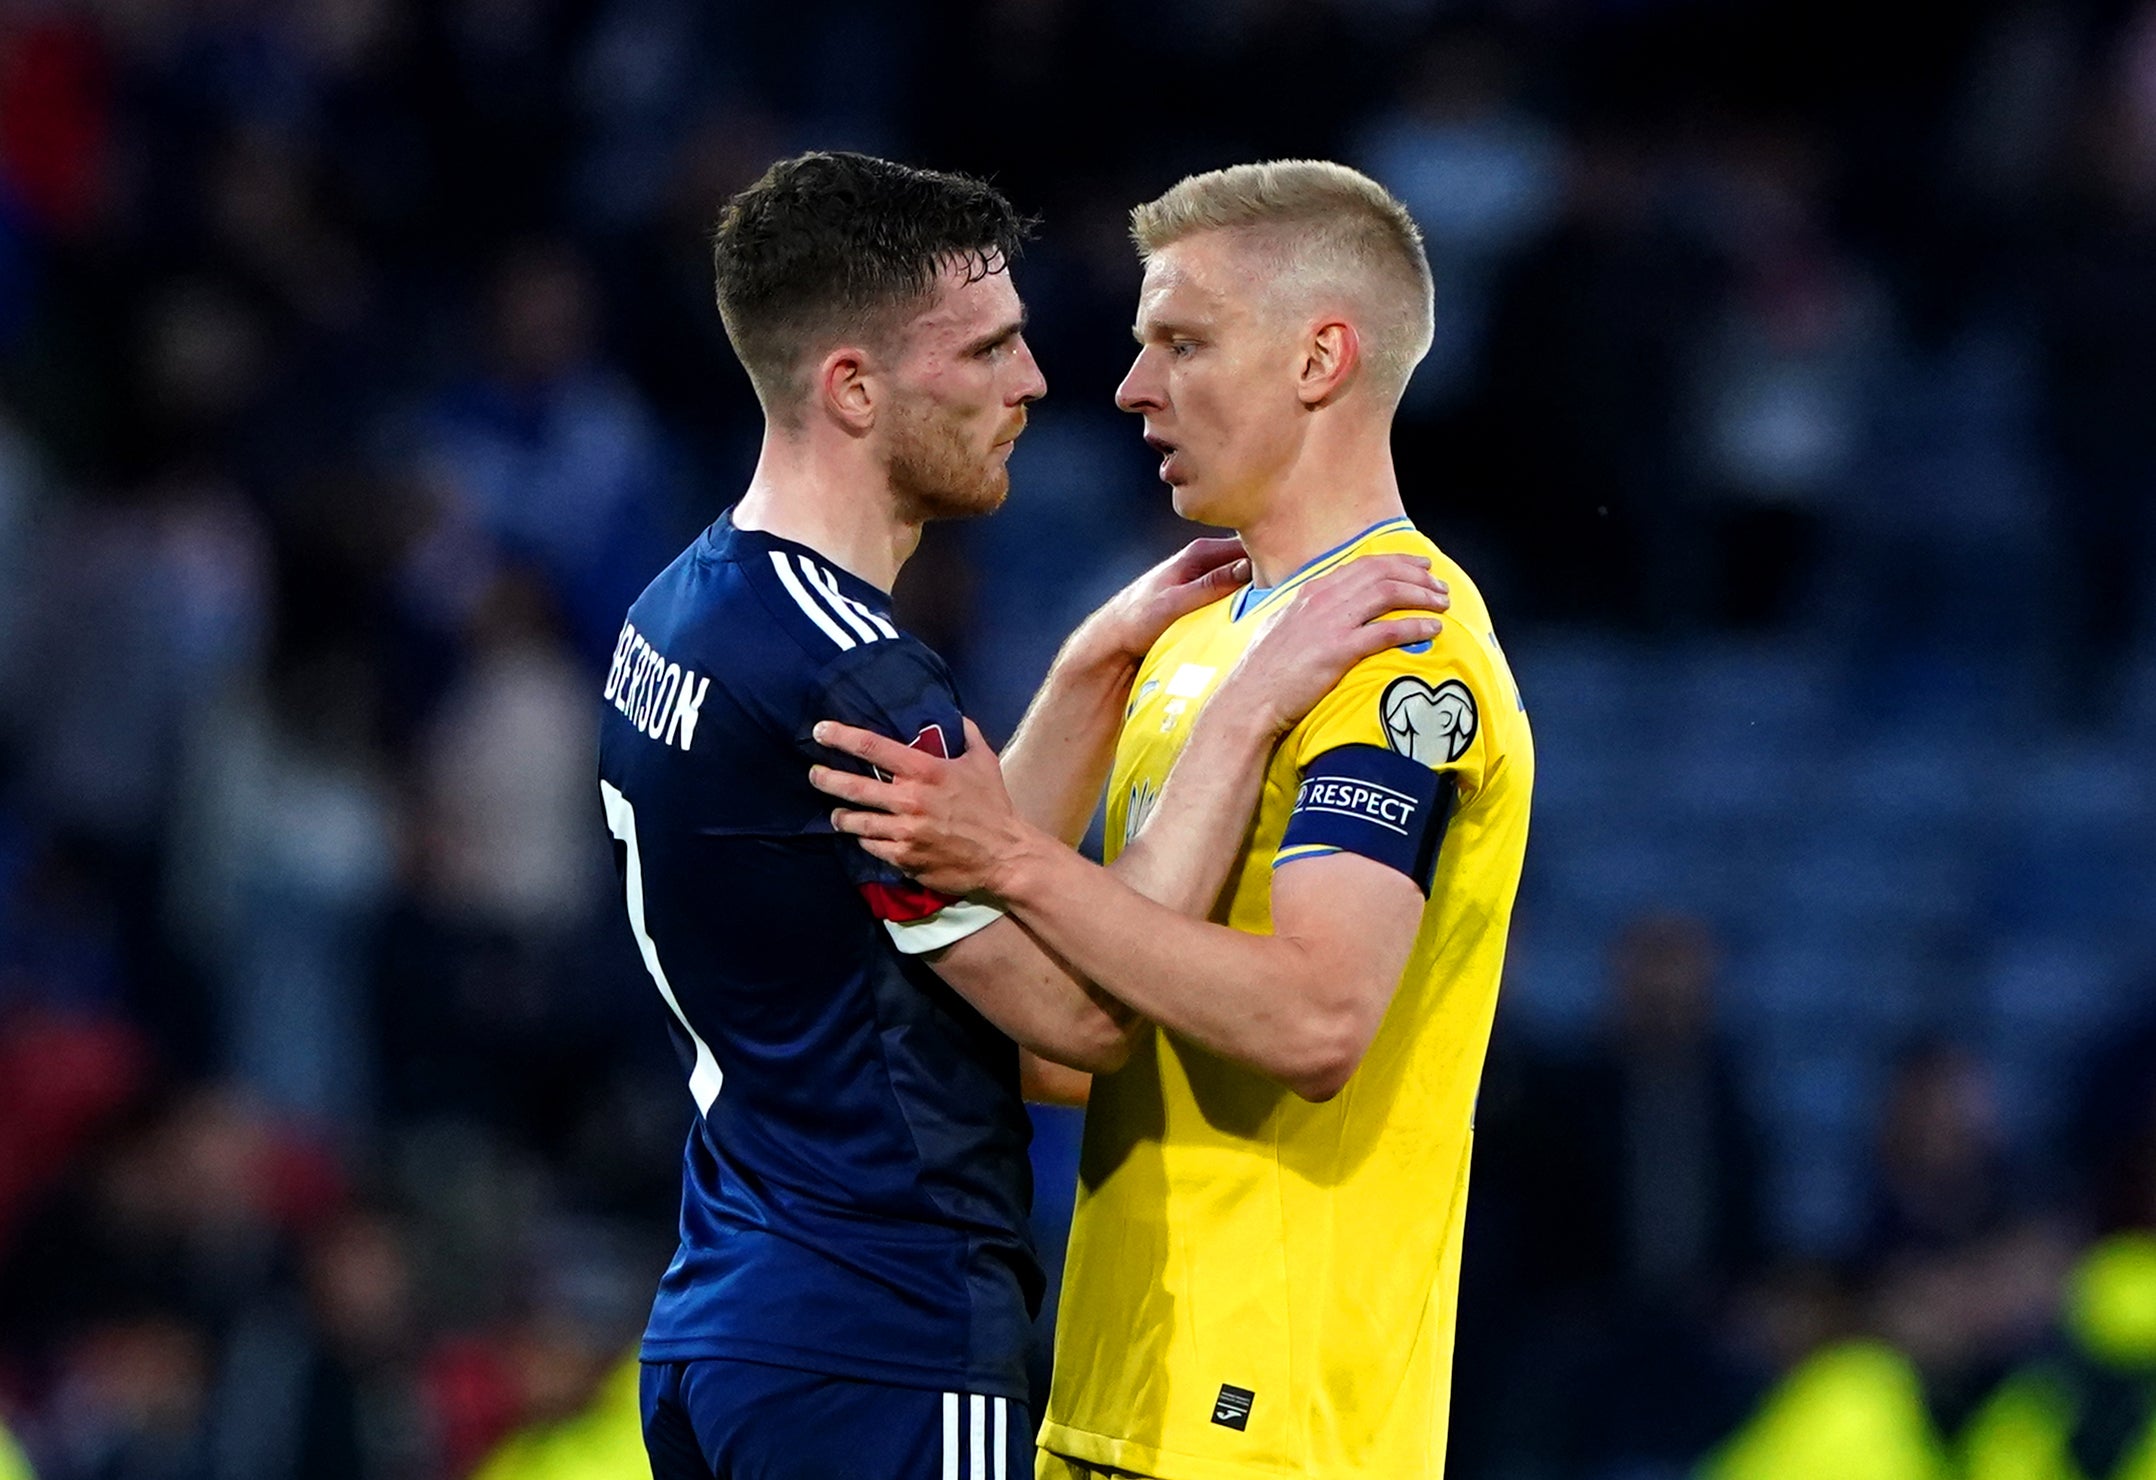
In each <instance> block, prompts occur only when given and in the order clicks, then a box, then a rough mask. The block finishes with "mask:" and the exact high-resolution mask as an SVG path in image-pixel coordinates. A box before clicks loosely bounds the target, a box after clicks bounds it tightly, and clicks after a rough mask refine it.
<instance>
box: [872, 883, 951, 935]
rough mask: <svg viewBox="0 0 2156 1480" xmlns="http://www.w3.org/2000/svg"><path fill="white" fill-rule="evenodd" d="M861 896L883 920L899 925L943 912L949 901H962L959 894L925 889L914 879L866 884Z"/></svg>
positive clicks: (875, 914) (908, 923)
mask: <svg viewBox="0 0 2156 1480" xmlns="http://www.w3.org/2000/svg"><path fill="white" fill-rule="evenodd" d="M861 897H862V898H863V899H865V900H867V901H868V909H869V913H870V914H872V915H874V916H875V917H876V918H877V919H879V920H890V921H892V922H894V923H896V924H899V925H911V924H913V923H915V922H916V921H920V920H926V919H928V918H929V917H930V916H931V915H936V914H940V913H941V912H942V911H943V909H944V907H945V906H946V905H954V904H956V903H958V898H957V896H956V895H951V894H939V893H937V892H936V891H935V890H933V889H924V888H922V887H921V886H920V885H919V884H916V883H913V882H912V881H911V880H901V881H900V882H898V883H896V884H863V885H862V886H861Z"/></svg>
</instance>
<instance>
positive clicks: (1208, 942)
mask: <svg viewBox="0 0 2156 1480" xmlns="http://www.w3.org/2000/svg"><path fill="white" fill-rule="evenodd" d="M1148 830H1149V831H1150V829H1148ZM999 893H1001V894H1002V895H1003V897H1004V903H1005V905H1006V907H1007V908H1009V909H1010V911H1011V912H1012V914H1013V915H1015V916H1016V917H1017V918H1018V919H1019V920H1021V921H1022V922H1023V923H1024V924H1025V925H1026V926H1027V928H1028V929H1029V930H1030V932H1031V933H1032V934H1033V935H1034V936H1036V937H1037V938H1038V939H1039V940H1040V942H1041V943H1042V945H1043V947H1044V948H1045V949H1046V950H1047V951H1049V952H1051V953H1052V954H1053V955H1055V956H1056V957H1058V958H1060V959H1062V960H1064V961H1067V962H1068V963H1069V964H1070V967H1071V969H1072V970H1073V971H1074V972H1075V973H1076V974H1077V976H1079V977H1081V978H1083V979H1085V980H1087V981H1090V982H1092V983H1094V984H1095V985H1096V987H1097V988H1098V989H1099V990H1101V991H1104V992H1106V993H1108V994H1109V995H1110V996H1112V997H1113V998H1114V999H1115V1000H1117V1001H1119V1002H1121V1003H1123V1004H1124V1005H1125V1006H1126V1007H1128V1008H1129V1009H1130V1010H1131V1011H1133V1012H1135V1013H1137V1014H1138V1015H1139V1016H1141V1017H1144V1018H1148V1019H1150V1020H1152V1021H1153V1022H1156V1023H1158V1024H1160V1025H1161V1026H1162V1027H1164V1028H1168V1029H1170V1030H1172V1031H1174V1032H1175V1033H1177V1034H1179V1035H1181V1036H1182V1037H1185V1038H1188V1039H1190V1040H1191V1041H1192V1042H1194V1043H1197V1044H1199V1045H1201V1046H1203V1047H1205V1048H1208V1049H1210V1050H1212V1051H1213V1052H1214V1053H1217V1054H1219V1055H1221V1056H1222V1057H1224V1058H1228V1059H1232V1060H1234V1061H1235V1062H1237V1063H1240V1064H1243V1065H1245V1066H1247V1067H1249V1068H1252V1069H1255V1070H1257V1071H1258V1072H1260V1073H1262V1074H1266V1075H1269V1076H1271V1077H1273V1078H1275V1079H1278V1080H1280V1081H1281V1082H1282V1083H1285V1084H1288V1085H1290V1086H1291V1087H1299V1086H1301V1085H1303V1084H1304V1083H1306V1082H1308V1081H1309V1080H1310V1079H1311V1078H1312V1077H1313V1076H1315V1075H1316V1074H1317V1073H1318V1072H1319V1071H1320V1069H1321V1068H1322V1067H1323V1066H1324V1065H1325V1064H1327V1063H1329V1062H1331V1061H1332V1056H1333V1055H1334V1054H1335V1053H1336V1051H1337V1050H1338V1048H1339V1045H1338V1044H1337V1043H1335V1042H1334V1041H1333V1040H1334V1038H1335V1037H1336V1036H1340V1035H1342V1034H1344V1033H1345V1031H1346V1024H1345V1022H1344V1021H1343V1020H1342V1019H1341V1015H1340V1014H1338V1013H1336V1012H1335V1011H1334V1010H1333V1009H1334V1007H1335V1006H1336V1005H1337V1004H1335V1003H1334V1002H1333V1001H1332V996H1333V994H1331V993H1330V992H1329V991H1328V990H1327V984H1326V973H1325V972H1324V970H1323V969H1322V963H1319V962H1317V961H1314V960H1312V959H1311V957H1310V954H1309V953H1308V952H1307V951H1306V950H1305V949H1304V947H1303V946H1302V945H1301V943H1299V942H1297V941H1295V940H1292V939H1287V938H1283V937H1278V936H1272V935H1255V934H1249V933H1246V932H1243V931H1239V930H1231V929H1229V928H1228V927H1226V926H1224V925H1216V924H1213V923H1212V922H1211V921H1209V920H1205V919H1202V918H1194V917H1193V916H1192V915H1189V914H1184V913H1181V912H1179V911H1177V910H1176V909H1173V908H1170V907H1169V906H1168V905H1165V904H1162V903H1159V902H1157V901H1156V900H1154V899H1151V898H1148V897H1147V896H1146V895H1145V894H1142V893H1140V892H1138V891H1137V890H1135V889H1133V888H1132V887H1131V885H1130V883H1129V882H1128V881H1127V880H1126V879H1124V878H1123V877H1121V876H1120V874H1119V873H1116V872H1111V871H1109V870H1107V869H1103V868H1100V867H1098V866H1097V865H1094V864H1092V863H1089V862H1087V861H1086V860H1085V859H1084V858H1081V857H1080V856H1078V855H1077V854H1075V853H1072V852H1071V851H1070V850H1069V849H1067V848H1059V847H1056V846H1054V845H1053V844H1052V843H1050V842H1049V840H1047V839H1046V838H1045V837H1043V838H1041V839H1040V841H1039V843H1038V845H1037V846H1034V847H1031V848H1028V849H1027V850H1026V851H1025V854H1024V855H1023V857H1022V858H1021V859H1020V860H1018V861H1016V862H1015V863H1014V865H1013V867H1012V868H1011V870H1010V871H1009V877H1008V878H1007V880H1006V881H1005V882H1004V883H1003V884H1002V886H1001V888H1000V889H999Z"/></svg>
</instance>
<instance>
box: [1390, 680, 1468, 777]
mask: <svg viewBox="0 0 2156 1480" xmlns="http://www.w3.org/2000/svg"><path fill="white" fill-rule="evenodd" d="M1377 710H1378V718H1379V719H1380V720H1382V721H1383V722H1384V725H1385V743H1386V744H1387V745H1390V746H1391V747H1392V748H1393V749H1394V750H1395V751H1396V752H1398V753H1399V754H1401V755H1404V756H1406V757H1407V758H1408V759H1409V760H1411V761H1420V762H1421V763H1422V764H1423V765H1426V766H1443V765H1448V764H1450V763H1451V762H1453V761H1456V760H1458V759H1459V758H1460V757H1461V756H1463V755H1465V754H1467V747H1468V746H1469V745H1472V744H1473V743H1474V740H1475V731H1476V729H1477V728H1478V727H1479V725H1480V718H1479V716H1478V715H1477V714H1476V713H1475V696H1474V695H1473V694H1471V693H1469V692H1468V689H1467V685H1466V684H1464V683H1461V682H1460V681H1459V680H1458V679H1456V678H1448V679H1446V680H1445V681H1444V682H1443V683H1441V684H1439V685H1437V686H1436V687H1435V688H1432V687H1431V686H1430V685H1429V684H1427V683H1425V682H1423V681H1422V680H1421V679H1419V678H1414V677H1407V678H1396V679H1394V680H1393V681H1392V682H1391V683H1389V684H1387V685H1386V686H1385V692H1384V695H1383V696H1382V697H1381V698H1379V700H1378V701H1377Z"/></svg>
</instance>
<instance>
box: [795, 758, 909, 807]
mask: <svg viewBox="0 0 2156 1480" xmlns="http://www.w3.org/2000/svg"><path fill="white" fill-rule="evenodd" d="M809 785H811V786H813V787H815V788H816V789H817V790H818V791H820V792H823V793H824V794H825V795H827V796H834V797H837V798H838V799H839V800H840V801H842V802H852V803H853V804H854V805H855V806H857V807H875V808H878V809H882V810H888V809H889V807H890V805H891V801H890V793H891V785H890V783H889V782H887V781H878V780H877V779H876V778H875V777H873V776H861V775H857V774H855V773H854V772H852V771H841V770H839V769H838V768H837V767H835V766H810V767H809Z"/></svg>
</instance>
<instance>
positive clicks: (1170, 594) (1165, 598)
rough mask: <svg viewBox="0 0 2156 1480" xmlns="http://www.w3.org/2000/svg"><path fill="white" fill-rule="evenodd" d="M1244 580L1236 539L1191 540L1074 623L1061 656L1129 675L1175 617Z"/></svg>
mask: <svg viewBox="0 0 2156 1480" xmlns="http://www.w3.org/2000/svg"><path fill="white" fill-rule="evenodd" d="M1249 579H1250V561H1249V559H1248V558H1247V557H1246V556H1245V555H1244V553H1243V542H1242V541H1241V540H1238V539H1232V538H1231V539H1205V540H1192V541H1191V542H1190V543H1189V544H1187V545H1185V546H1184V547H1183V548H1182V549H1180V550H1178V551H1176V553H1175V554H1173V555H1170V556H1169V557H1168V558H1167V559H1166V560H1163V561H1161V562H1160V564H1158V565H1156V566H1154V567H1153V568H1152V569H1151V570H1149V571H1147V572H1146V573H1145V574H1144V575H1142V576H1140V577H1138V579H1136V580H1135V581H1132V582H1131V583H1130V584H1129V585H1127V586H1125V587H1124V588H1123V589H1122V590H1120V591H1118V592H1117V593H1116V594H1115V595H1114V596H1111V597H1110V598H1108V600H1107V602H1106V603H1105V604H1103V605H1102V606H1101V608H1100V610H1098V611H1096V612H1094V613H1093V615H1092V616H1090V617H1087V618H1086V619H1085V621H1084V622H1082V623H1080V624H1079V626H1078V630H1077V631H1076V632H1073V633H1072V634H1071V637H1070V641H1069V642H1068V643H1067V644H1066V645H1065V648H1064V652H1065V655H1066V657H1067V658H1068V660H1069V661H1071V662H1074V663H1078V664H1082V665H1095V664H1098V665H1114V666H1120V667H1123V668H1126V669H1128V670H1129V671H1130V672H1132V673H1135V672H1136V671H1137V668H1138V665H1139V664H1140V663H1142V662H1144V661H1145V655H1146V654H1147V653H1148V652H1150V651H1151V650H1152V647H1153V644H1154V643H1155V642H1158V641H1159V640H1160V635H1161V634H1162V633H1163V632H1166V631H1167V630H1168V629H1169V628H1170V627H1172V626H1174V625H1175V623H1176V621H1177V620H1178V619H1180V618H1182V617H1185V616H1188V615H1189V614H1190V613H1192V612H1194V611H1197V610H1198V609H1199V608H1200V607H1204V606H1209V605H1211V604H1212V603H1213V602H1216V601H1218V600H1220V599H1221V598H1222V597H1224V596H1228V595H1231V594H1233V593H1234V592H1235V591H1236V590H1237V589H1238V588H1239V587H1241V586H1242V585H1243V584H1244V583H1245V582H1247V581H1248V580H1249Z"/></svg>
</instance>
